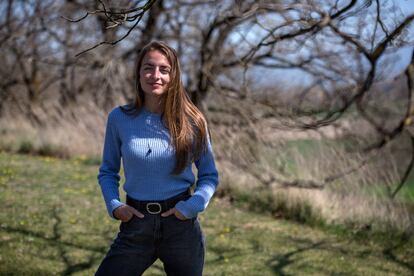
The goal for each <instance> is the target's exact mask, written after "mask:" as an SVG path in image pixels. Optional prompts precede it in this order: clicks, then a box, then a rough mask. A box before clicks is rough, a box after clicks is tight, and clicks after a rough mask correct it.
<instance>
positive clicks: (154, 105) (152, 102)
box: [144, 97, 164, 113]
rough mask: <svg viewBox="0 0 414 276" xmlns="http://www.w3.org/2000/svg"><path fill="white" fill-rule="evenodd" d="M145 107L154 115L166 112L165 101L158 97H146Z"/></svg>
mask: <svg viewBox="0 0 414 276" xmlns="http://www.w3.org/2000/svg"><path fill="white" fill-rule="evenodd" d="M144 107H145V109H146V110H148V111H150V112H153V113H162V112H163V111H164V104H163V100H162V99H161V98H158V97H146V98H145V101H144Z"/></svg>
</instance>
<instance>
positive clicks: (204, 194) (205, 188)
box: [175, 140, 219, 218]
mask: <svg viewBox="0 0 414 276" xmlns="http://www.w3.org/2000/svg"><path fill="white" fill-rule="evenodd" d="M195 165H196V167H197V170H198V173H197V183H196V188H195V191H194V194H193V195H192V196H191V197H190V198H189V199H187V200H186V201H180V202H178V203H177V204H176V206H175V208H176V209H177V210H178V211H180V213H182V214H183V215H184V216H185V217H187V218H193V217H196V216H197V214H198V213H200V212H202V211H204V210H205V208H206V207H207V205H208V203H209V201H210V199H211V197H212V196H213V194H214V192H215V190H216V188H217V185H218V183H219V178H218V172H217V169H216V164H215V161H214V153H213V149H212V146H211V143H210V140H209V142H208V147H207V150H206V152H204V154H203V155H202V156H201V157H200V158H199V159H198V160H196V161H195Z"/></svg>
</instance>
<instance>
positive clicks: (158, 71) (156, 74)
mask: <svg viewBox="0 0 414 276" xmlns="http://www.w3.org/2000/svg"><path fill="white" fill-rule="evenodd" d="M160 75H161V72H160V69H159V68H158V67H155V68H154V71H153V72H152V76H153V78H154V79H159V78H160Z"/></svg>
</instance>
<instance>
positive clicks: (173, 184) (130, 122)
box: [98, 107, 218, 218]
mask: <svg viewBox="0 0 414 276" xmlns="http://www.w3.org/2000/svg"><path fill="white" fill-rule="evenodd" d="M161 120H162V119H161V114H158V113H152V112H149V111H148V110H146V109H145V108H141V110H140V113H139V114H138V115H137V116H130V115H127V114H125V113H124V112H123V111H122V110H121V109H120V107H117V108H114V109H113V110H112V111H111V112H110V113H109V115H108V120H107V125H106V132H105V142H104V148H103V155H102V164H101V166H100V168H99V174H98V181H99V184H100V187H101V190H102V194H103V197H104V200H105V203H106V207H107V210H108V213H109V215H110V216H111V217H112V218H114V216H113V211H114V210H115V209H116V208H118V207H120V206H121V205H122V204H124V203H122V202H121V200H120V198H119V181H120V176H119V171H120V162H121V160H122V165H123V168H124V174H125V183H124V185H123V189H124V190H125V192H126V194H127V195H128V196H129V197H131V198H134V199H136V200H144V201H148V200H154V201H160V200H164V199H167V198H170V197H173V196H175V195H178V194H180V193H183V192H185V191H186V190H188V188H189V187H190V186H191V185H192V184H194V182H195V176H194V174H193V171H192V164H191V163H190V162H189V163H188V165H187V166H186V168H185V169H184V171H183V172H182V173H180V174H178V175H174V174H172V171H173V169H174V167H175V164H176V161H175V150H174V148H173V146H172V145H171V143H170V134H169V131H168V129H167V128H166V127H165V126H164V125H163V123H162V121H161ZM194 163H195V165H196V167H197V183H196V188H195V191H194V194H193V195H192V196H191V197H190V198H189V199H188V200H186V201H180V202H178V203H177V205H176V206H175V207H176V208H177V210H178V211H180V212H181V213H182V214H183V215H184V216H185V217H187V218H192V217H195V216H197V214H198V213H199V212H201V211H203V210H204V209H205V208H206V207H207V204H208V202H209V200H210V199H211V197H212V196H213V193H214V191H215V190H216V187H217V185H218V173H217V169H216V166H215V162H214V155H213V151H212V147H211V143H210V141H209V143H208V147H207V151H206V152H205V153H204V154H202V156H201V157H200V158H199V159H198V160H196V161H195V162H194Z"/></svg>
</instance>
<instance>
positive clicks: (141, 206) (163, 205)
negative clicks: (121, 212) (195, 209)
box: [126, 191, 191, 215]
mask: <svg viewBox="0 0 414 276" xmlns="http://www.w3.org/2000/svg"><path fill="white" fill-rule="evenodd" d="M190 196H191V195H190V192H189V191H185V192H184V193H181V194H179V195H176V196H174V197H171V198H168V199H166V200H161V201H142V200H136V199H133V198H131V197H129V196H128V195H127V197H126V203H127V204H128V205H129V206H132V207H134V208H135V209H137V210H138V211H140V212H141V213H144V214H152V215H155V214H160V213H164V212H165V211H168V210H170V209H171V208H174V206H175V205H176V204H177V203H178V202H179V201H181V200H186V199H188V198H189V197H190Z"/></svg>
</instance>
